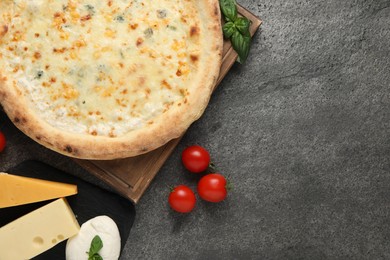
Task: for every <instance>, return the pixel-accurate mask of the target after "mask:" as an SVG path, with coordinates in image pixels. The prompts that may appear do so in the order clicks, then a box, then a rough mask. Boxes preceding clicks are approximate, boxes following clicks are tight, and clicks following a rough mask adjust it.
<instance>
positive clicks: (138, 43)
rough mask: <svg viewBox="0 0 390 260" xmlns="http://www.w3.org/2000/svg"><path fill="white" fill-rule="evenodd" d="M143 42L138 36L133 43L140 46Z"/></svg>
mask: <svg viewBox="0 0 390 260" xmlns="http://www.w3.org/2000/svg"><path fill="white" fill-rule="evenodd" d="M143 42H144V40H143V39H142V38H141V37H139V38H138V39H137V41H136V43H135V45H137V47H138V46H140V45H141V44H142V43H143Z"/></svg>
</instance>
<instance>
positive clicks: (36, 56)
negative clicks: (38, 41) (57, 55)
mask: <svg viewBox="0 0 390 260" xmlns="http://www.w3.org/2000/svg"><path fill="white" fill-rule="evenodd" d="M41 57H42V55H41V53H40V52H38V51H36V52H35V53H34V58H35V59H37V60H39V59H40V58H41Z"/></svg>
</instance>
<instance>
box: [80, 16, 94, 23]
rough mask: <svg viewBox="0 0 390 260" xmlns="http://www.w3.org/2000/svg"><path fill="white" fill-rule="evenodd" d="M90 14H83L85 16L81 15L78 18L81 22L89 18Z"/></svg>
mask: <svg viewBox="0 0 390 260" xmlns="http://www.w3.org/2000/svg"><path fill="white" fill-rule="evenodd" d="M91 18H92V17H91V15H90V14H87V15H85V16H82V17H81V18H80V20H81V21H82V22H85V21H88V20H91Z"/></svg>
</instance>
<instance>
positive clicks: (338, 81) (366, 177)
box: [0, 0, 390, 259]
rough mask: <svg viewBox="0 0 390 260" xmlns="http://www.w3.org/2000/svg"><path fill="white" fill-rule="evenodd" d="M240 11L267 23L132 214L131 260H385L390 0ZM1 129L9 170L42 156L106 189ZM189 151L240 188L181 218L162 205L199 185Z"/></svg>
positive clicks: (389, 221) (271, 4)
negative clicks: (186, 163) (175, 191)
mask: <svg viewBox="0 0 390 260" xmlns="http://www.w3.org/2000/svg"><path fill="white" fill-rule="evenodd" d="M240 3H241V4H242V5H243V6H244V7H247V8H248V9H249V10H251V11H253V12H254V13H255V14H256V15H258V16H259V17H261V19H262V20H263V21H264V23H263V25H262V27H261V30H260V31H259V32H258V33H257V34H256V35H255V37H254V41H253V47H252V50H251V53H250V57H249V59H248V61H247V63H246V64H245V65H244V66H239V65H235V66H234V67H233V69H232V70H231V72H230V73H229V75H228V76H227V77H226V78H225V80H224V81H223V82H222V84H221V85H220V87H219V88H218V90H217V91H216V92H215V94H214V95H213V97H212V100H211V102H210V105H209V107H208V109H207V110H206V112H205V114H204V116H203V117H202V118H201V119H200V120H199V121H197V122H196V123H194V124H193V126H192V127H191V128H190V130H189V131H188V133H187V134H186V135H185V137H184V139H183V140H182V141H181V143H180V145H179V146H178V147H177V149H176V150H175V152H174V153H173V155H172V156H171V157H170V159H169V160H168V161H167V163H166V164H165V166H164V167H163V169H162V170H161V172H160V173H159V174H158V176H157V178H156V179H155V180H154V181H153V183H152V184H151V186H150V187H149V189H148V191H147V193H146V194H145V195H144V197H143V198H142V199H141V201H140V203H139V205H137V218H136V222H135V225H134V227H133V229H132V230H131V233H130V237H129V240H128V241H127V245H126V247H125V249H124V253H123V259H390V0H343V1H340V0H326V1H325V0H299V1H298V0H295V1H294V0H263V1H258V0H256V1H254V0H242V1H240ZM4 124H8V123H7V122H5V121H4V120H3V122H0V128H1V127H4ZM6 134H7V135H8V140H9V144H8V148H7V150H6V151H5V152H4V153H3V154H1V155H0V168H1V169H0V170H4V169H6V168H8V167H11V166H14V165H16V164H17V163H19V162H21V161H23V160H26V159H31V158H32V159H39V160H41V161H44V162H47V163H49V164H51V165H54V166H56V167H57V168H60V169H63V170H65V171H67V172H70V173H72V174H74V175H77V176H80V177H82V178H84V179H87V180H89V181H91V182H93V183H96V184H98V185H101V186H103V188H107V189H110V187H107V186H106V185H104V183H100V182H99V181H98V180H96V179H95V178H94V177H93V176H91V175H89V174H88V173H86V172H85V171H83V170H82V169H81V168H80V167H78V166H77V165H76V164H75V163H74V162H73V161H72V160H70V159H68V158H65V157H63V156H61V155H58V154H55V153H53V152H51V151H49V150H46V149H45V148H43V147H41V146H39V145H37V144H35V143H34V142H32V141H30V140H29V139H28V138H27V137H25V136H24V135H22V134H20V133H19V132H18V131H16V130H15V129H13V130H12V129H11V130H9V131H7V133H6ZM193 143H198V144H201V145H203V146H205V147H206V148H208V149H209V150H210V152H211V154H212V159H213V161H214V162H215V164H216V165H217V166H218V168H219V169H220V171H221V172H222V173H223V174H225V175H226V176H229V178H230V179H231V181H232V182H233V183H234V190H233V191H232V192H231V193H230V194H229V197H228V199H227V200H226V201H224V202H223V203H221V204H217V205H211V204H208V203H203V202H201V201H199V202H198V204H197V208H196V210H195V211H194V212H192V213H191V214H189V215H185V216H181V215H179V214H176V213H173V212H172V211H171V210H170V209H169V207H168V205H167V196H168V193H169V187H170V186H174V185H177V184H182V183H184V184H188V185H189V186H191V187H193V188H195V187H196V181H197V177H196V176H194V175H190V174H188V173H186V172H185V171H184V169H183V167H182V166H181V163H180V153H181V151H182V150H183V148H184V147H185V146H186V145H188V144H193Z"/></svg>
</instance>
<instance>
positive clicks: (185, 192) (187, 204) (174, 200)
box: [168, 185, 196, 213]
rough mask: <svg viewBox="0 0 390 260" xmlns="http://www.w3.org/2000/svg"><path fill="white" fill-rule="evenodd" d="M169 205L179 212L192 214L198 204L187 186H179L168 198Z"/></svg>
mask: <svg viewBox="0 0 390 260" xmlns="http://www.w3.org/2000/svg"><path fill="white" fill-rule="evenodd" d="M168 202H169V205H170V206H171V208H172V209H173V210H175V211H177V212H181V213H188V212H191V211H192V210H193V209H194V207H195V203H196V198H195V194H194V192H193V191H192V190H191V189H190V188H188V187H187V186H185V185H179V186H177V187H175V188H174V189H173V191H172V192H171V194H169V198H168Z"/></svg>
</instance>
